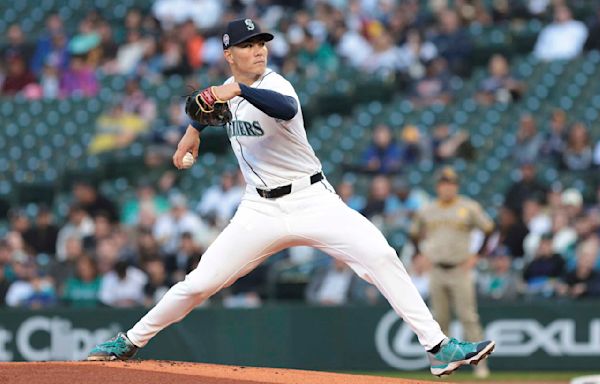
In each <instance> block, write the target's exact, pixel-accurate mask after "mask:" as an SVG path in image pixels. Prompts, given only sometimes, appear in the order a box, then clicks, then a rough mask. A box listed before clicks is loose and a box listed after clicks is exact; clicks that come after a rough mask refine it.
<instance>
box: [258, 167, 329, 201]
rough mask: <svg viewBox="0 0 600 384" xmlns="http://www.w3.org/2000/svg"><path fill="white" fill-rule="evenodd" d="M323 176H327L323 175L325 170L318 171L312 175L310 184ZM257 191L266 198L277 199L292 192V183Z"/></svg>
mask: <svg viewBox="0 0 600 384" xmlns="http://www.w3.org/2000/svg"><path fill="white" fill-rule="evenodd" d="M323 178H325V176H323V172H317V173H315V174H314V175H312V176H311V177H310V184H311V185H312V184H314V183H318V182H319V181H321V180H323ZM256 192H258V194H259V195H260V196H261V197H264V198H265V199H276V198H278V197H281V196H285V195H289V194H290V193H292V184H288V185H284V186H281V187H277V188H274V189H259V188H256Z"/></svg>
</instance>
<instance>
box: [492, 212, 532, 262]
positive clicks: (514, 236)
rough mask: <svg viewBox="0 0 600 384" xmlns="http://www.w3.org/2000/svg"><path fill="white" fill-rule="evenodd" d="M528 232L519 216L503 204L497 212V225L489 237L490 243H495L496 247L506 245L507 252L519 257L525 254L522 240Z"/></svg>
mask: <svg viewBox="0 0 600 384" xmlns="http://www.w3.org/2000/svg"><path fill="white" fill-rule="evenodd" d="M528 233H529V230H528V229H527V226H526V225H525V224H524V223H523V221H522V220H521V217H520V216H519V215H518V214H517V213H516V212H515V211H514V210H512V209H511V208H509V207H507V206H503V207H501V208H500V211H499V213H498V225H497V226H496V231H495V232H494V233H493V234H492V236H491V238H490V244H495V246H496V247H498V246H502V245H503V246H506V247H507V248H508V254H510V255H511V256H512V257H514V258H519V257H522V256H523V255H524V254H525V251H524V249H523V241H524V240H525V237H526V236H527V234H528ZM494 250H495V248H494Z"/></svg>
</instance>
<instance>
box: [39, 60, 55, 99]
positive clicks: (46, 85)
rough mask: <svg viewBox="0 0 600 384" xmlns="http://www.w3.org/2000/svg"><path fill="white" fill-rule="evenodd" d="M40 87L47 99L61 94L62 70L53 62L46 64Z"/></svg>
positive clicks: (41, 75)
mask: <svg viewBox="0 0 600 384" xmlns="http://www.w3.org/2000/svg"><path fill="white" fill-rule="evenodd" d="M40 88H41V93H42V96H43V97H44V98H45V99H57V98H58V97H59V95H60V72H59V69H58V67H57V66H56V65H54V64H52V63H46V64H44V67H43V69H42V73H41V74H40Z"/></svg>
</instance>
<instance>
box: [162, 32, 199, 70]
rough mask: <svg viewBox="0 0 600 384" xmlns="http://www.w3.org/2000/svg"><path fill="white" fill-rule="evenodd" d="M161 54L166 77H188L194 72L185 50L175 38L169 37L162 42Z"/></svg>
mask: <svg viewBox="0 0 600 384" xmlns="http://www.w3.org/2000/svg"><path fill="white" fill-rule="evenodd" d="M160 52H161V53H160V55H161V60H162V74H163V75H164V76H171V75H181V76H186V75H189V74H190V73H191V72H192V68H191V67H190V66H189V62H188V59H187V58H186V56H185V51H184V48H183V47H182V46H181V44H180V43H179V41H178V40H177V38H175V37H174V36H173V37H172V36H169V35H167V36H165V37H164V38H163V39H162V40H161V44H160Z"/></svg>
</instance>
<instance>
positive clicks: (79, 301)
mask: <svg viewBox="0 0 600 384" xmlns="http://www.w3.org/2000/svg"><path fill="white" fill-rule="evenodd" d="M76 265H77V266H76V273H75V275H74V276H72V277H69V278H68V279H67V280H66V282H65V287H64V291H63V294H62V301H63V302H64V303H65V304H66V305H68V306H70V307H74V308H94V307H97V306H98V305H99V304H100V299H99V297H98V295H99V293H100V284H101V282H102V279H101V278H100V276H98V267H97V266H96V262H95V261H94V259H92V258H91V257H89V256H86V255H84V256H81V257H79V258H78V259H77V264H76Z"/></svg>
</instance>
